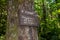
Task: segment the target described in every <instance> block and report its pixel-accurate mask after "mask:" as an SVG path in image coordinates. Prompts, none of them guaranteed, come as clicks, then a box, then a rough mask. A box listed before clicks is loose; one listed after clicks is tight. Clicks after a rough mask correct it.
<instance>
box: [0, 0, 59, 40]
mask: <svg viewBox="0 0 60 40" xmlns="http://www.w3.org/2000/svg"><path fill="white" fill-rule="evenodd" d="M34 8H35V11H37V13H38V15H39V16H38V17H39V18H40V25H39V28H38V36H39V40H60V0H34ZM6 9H7V0H0V40H5V33H6V26H7V10H6Z"/></svg>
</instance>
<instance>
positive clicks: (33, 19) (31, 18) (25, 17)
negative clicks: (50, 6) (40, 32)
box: [18, 10, 38, 26]
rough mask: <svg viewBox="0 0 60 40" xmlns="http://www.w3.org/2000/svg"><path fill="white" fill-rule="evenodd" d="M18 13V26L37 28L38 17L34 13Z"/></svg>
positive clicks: (24, 11) (21, 11)
mask: <svg viewBox="0 0 60 40" xmlns="http://www.w3.org/2000/svg"><path fill="white" fill-rule="evenodd" d="M18 13H19V21H20V25H26V26H38V17H37V14H36V13H35V12H30V11H26V10H20V11H19V12H18Z"/></svg>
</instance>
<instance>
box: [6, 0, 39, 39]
mask: <svg viewBox="0 0 60 40" xmlns="http://www.w3.org/2000/svg"><path fill="white" fill-rule="evenodd" d="M33 4H34V3H33V0H8V16H7V19H8V20H7V21H8V23H7V25H8V26H7V30H6V31H7V32H6V40H38V34H37V27H36V26H27V25H20V15H19V14H20V13H18V11H19V10H20V11H22V9H23V10H24V11H25V12H24V13H26V12H27V13H29V12H31V15H32V14H33V13H34V8H33V6H34V5H33Z"/></svg>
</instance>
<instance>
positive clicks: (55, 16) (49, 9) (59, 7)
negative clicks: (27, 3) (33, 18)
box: [35, 0, 60, 40]
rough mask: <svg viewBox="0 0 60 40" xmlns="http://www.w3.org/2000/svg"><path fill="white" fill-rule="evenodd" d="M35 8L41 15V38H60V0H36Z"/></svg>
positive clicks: (57, 39) (52, 39)
mask: <svg viewBox="0 0 60 40" xmlns="http://www.w3.org/2000/svg"><path fill="white" fill-rule="evenodd" d="M43 4H44V6H42V5H43ZM44 7H45V8H44ZM43 8H44V10H45V11H46V13H44V12H43V11H44V10H43ZM35 10H36V11H37V13H38V15H39V17H40V26H39V28H38V34H39V35H38V36H39V40H60V0H57V1H56V0H35Z"/></svg>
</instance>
